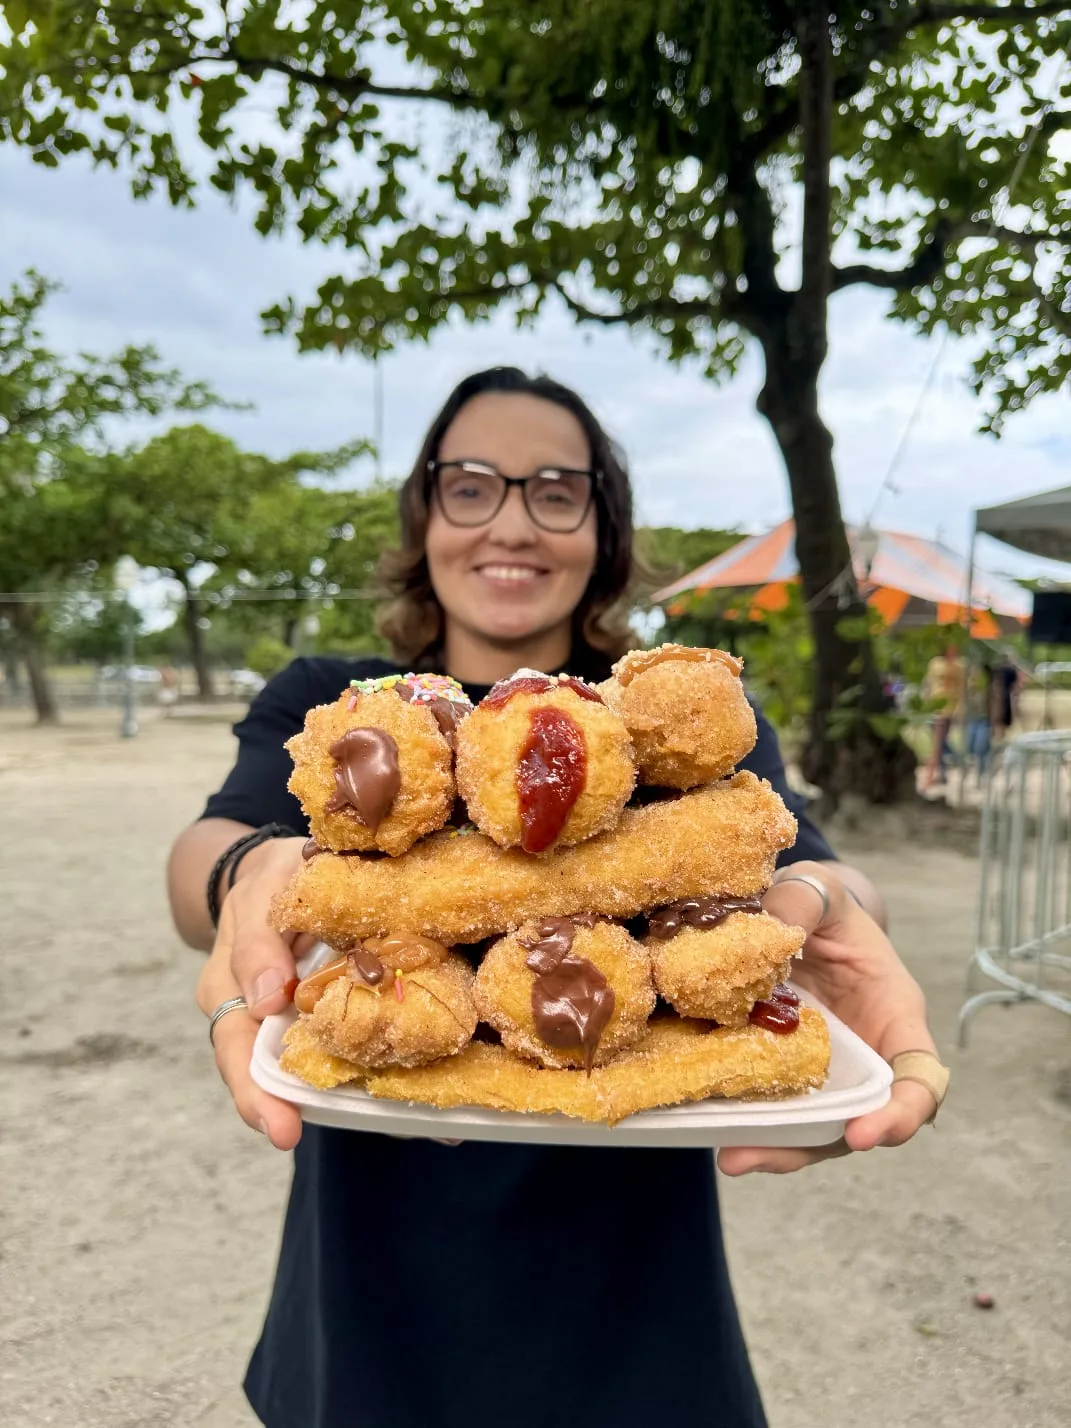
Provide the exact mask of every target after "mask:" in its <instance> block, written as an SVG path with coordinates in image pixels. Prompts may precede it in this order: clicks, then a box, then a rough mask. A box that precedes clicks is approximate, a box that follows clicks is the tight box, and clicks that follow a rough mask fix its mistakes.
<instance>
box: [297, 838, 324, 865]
mask: <svg viewBox="0 0 1071 1428" xmlns="http://www.w3.org/2000/svg"><path fill="white" fill-rule="evenodd" d="M326 851H327V849H326V848H321V847H320V845H319V843H317V841H316V839H315V838H306V840H305V844H304V846H303V848H302V849H301V861H302V862H303V863H307V862H308V861H309V859H310V858H315V857H316V854H317V853H325V852H326Z"/></svg>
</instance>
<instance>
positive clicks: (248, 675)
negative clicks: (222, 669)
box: [227, 669, 268, 698]
mask: <svg viewBox="0 0 1071 1428" xmlns="http://www.w3.org/2000/svg"><path fill="white" fill-rule="evenodd" d="M227 678H228V679H229V680H230V683H231V689H232V690H233V692H234V693H235V694H247V695H249V696H250V698H251V697H252V696H253V695H254V694H259V693H260V691H261V690H262V689H263V688H264V686H265V684H267V682H268V681H267V680H266V679H265V678H264V676H263V675H260V674H258V673H257V672H256V670H255V669H231V670H228V671H227Z"/></svg>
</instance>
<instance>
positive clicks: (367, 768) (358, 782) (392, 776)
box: [324, 728, 402, 833]
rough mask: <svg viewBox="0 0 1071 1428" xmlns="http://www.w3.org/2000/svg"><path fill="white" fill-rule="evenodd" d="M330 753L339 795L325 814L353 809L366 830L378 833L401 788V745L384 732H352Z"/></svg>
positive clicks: (329, 801) (331, 799)
mask: <svg viewBox="0 0 1071 1428" xmlns="http://www.w3.org/2000/svg"><path fill="white" fill-rule="evenodd" d="M329 752H330V754H331V757H332V758H333V759H335V760H336V762H337V764H338V767H337V768H336V769H335V792H334V793H333V794H332V795H331V797H330V798H329V799H328V801H327V802H326V803H325V804H324V812H325V813H338V812H339V811H340V810H341V809H343V808H352V809H353V811H354V813H356V815H357V817H358V818H359V819H360V821H361V822H362V823H363V824H364V826H365V827H366V828H367V829H368V830H369V831H370V832H371V833H375V831H376V829H377V828H378V827H379V825H380V824H381V823H382V822H383V820H384V818H385V817H386V816H387V814H388V812H389V811H390V806H391V804H392V803H393V802H394V800H395V799H396V798H397V796H398V790H399V788H401V783H402V776H401V772H400V770H399V767H398V745H397V744H396V743H395V742H394V740H393V739H392V738H391V736H390V735H389V734H388V733H386V732H385V731H384V730H383V729H372V728H360V729H350V730H348V732H347V733H345V734H343V735H342V738H341V739H337V740H336V741H335V742H334V743H333V744H332V745H331V748H330V750H329Z"/></svg>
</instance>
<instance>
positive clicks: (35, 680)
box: [3, 600, 59, 724]
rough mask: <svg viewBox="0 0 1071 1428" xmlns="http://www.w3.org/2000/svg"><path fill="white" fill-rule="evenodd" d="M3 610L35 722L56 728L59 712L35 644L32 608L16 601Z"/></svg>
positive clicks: (39, 649) (37, 644)
mask: <svg viewBox="0 0 1071 1428" xmlns="http://www.w3.org/2000/svg"><path fill="white" fill-rule="evenodd" d="M3 609H4V613H5V614H6V615H7V617H8V619H9V620H10V621H11V628H12V629H13V630H14V632H15V648H16V649H17V650H18V653H19V657H20V658H21V660H22V662H23V664H24V665H25V666H26V674H27V677H28V679H29V681H30V692H31V694H32V695H33V705H34V709H35V710H36V713H37V722H38V723H39V724H58V723H59V709H58V708H57V705H56V698H55V695H54V694H53V692H52V685H51V684H50V683H49V679H48V675H47V674H46V673H45V664H44V660H43V659H42V658H41V646H40V644H39V643H38V640H37V621H36V619H35V617H34V611H33V608H32V606H30V605H24V604H22V603H21V602H20V601H17V600H16V601H12V602H11V603H10V604H8V605H5V606H4V607H3Z"/></svg>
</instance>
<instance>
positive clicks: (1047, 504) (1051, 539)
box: [975, 486, 1071, 561]
mask: <svg viewBox="0 0 1071 1428" xmlns="http://www.w3.org/2000/svg"><path fill="white" fill-rule="evenodd" d="M975 529H976V531H977V532H978V533H979V534H981V535H988V536H992V537H993V538H994V539H995V540H1000V541H1003V542H1004V544H1005V545H1013V546H1015V548H1016V549H1017V550H1025V551H1028V552H1029V553H1030V554H1031V555H1041V556H1044V557H1045V558H1046V559H1048V560H1064V561H1071V486H1062V487H1061V488H1060V489H1059V490H1058V491H1041V492H1039V493H1038V494H1037V495H1036V496H1024V497H1022V499H1021V500H1018V501H1006V502H1005V503H1004V505H1002V506H987V507H985V508H984V509H983V510H980V511H976V512H975Z"/></svg>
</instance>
